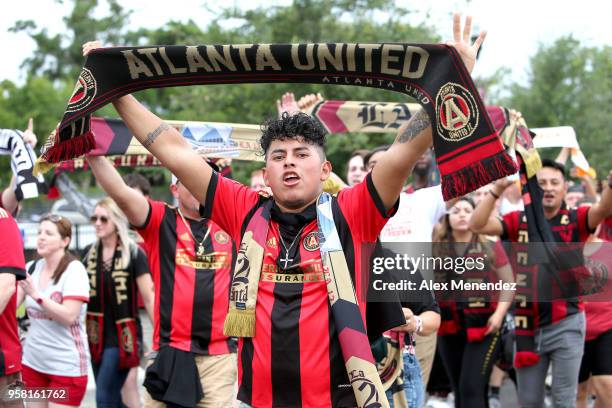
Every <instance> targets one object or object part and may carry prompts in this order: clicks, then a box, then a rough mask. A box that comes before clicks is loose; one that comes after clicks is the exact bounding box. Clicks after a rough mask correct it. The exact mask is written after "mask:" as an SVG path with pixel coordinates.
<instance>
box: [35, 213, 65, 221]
mask: <svg viewBox="0 0 612 408" xmlns="http://www.w3.org/2000/svg"><path fill="white" fill-rule="evenodd" d="M62 219H63V217H62V216H61V215H57V214H45V215H43V216H42V218H41V219H40V220H41V221H51V222H53V223H57V222H60V221H61V220H62Z"/></svg>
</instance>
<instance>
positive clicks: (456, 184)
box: [442, 152, 517, 201]
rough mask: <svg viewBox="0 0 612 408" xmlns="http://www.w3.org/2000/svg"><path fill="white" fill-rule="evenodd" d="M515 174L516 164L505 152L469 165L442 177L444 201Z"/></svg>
mask: <svg viewBox="0 0 612 408" xmlns="http://www.w3.org/2000/svg"><path fill="white" fill-rule="evenodd" d="M516 172H517V167H516V164H515V163H514V161H513V160H512V159H511V158H510V156H509V155H508V154H507V153H506V152H500V153H497V154H495V155H493V156H490V157H487V158H486V159H482V160H479V161H476V162H474V163H471V164H470V165H468V166H466V167H463V168H461V169H460V170H458V171H456V172H454V173H450V174H445V175H443V176H442V195H443V196H444V201H448V200H450V199H452V198H455V197H461V196H464V195H466V194H467V193H469V192H472V191H474V190H477V189H478V188H480V187H482V186H484V185H487V184H489V183H490V182H492V181H494V180H497V179H500V178H502V177H505V176H509V175H511V174H514V173H516Z"/></svg>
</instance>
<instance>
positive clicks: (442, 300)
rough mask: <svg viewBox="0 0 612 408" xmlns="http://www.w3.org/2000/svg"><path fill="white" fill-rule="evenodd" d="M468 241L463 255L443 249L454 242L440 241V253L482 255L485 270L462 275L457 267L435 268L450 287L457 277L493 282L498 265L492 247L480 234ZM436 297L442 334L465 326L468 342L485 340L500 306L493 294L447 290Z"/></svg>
mask: <svg viewBox="0 0 612 408" xmlns="http://www.w3.org/2000/svg"><path fill="white" fill-rule="evenodd" d="M491 244H493V242H492V243H491ZM465 245H466V247H465V248H464V249H465V253H464V254H463V255H460V254H457V253H455V251H452V252H453V253H452V254H446V255H444V254H442V252H451V246H452V243H447V244H442V243H438V244H437V247H438V251H437V252H438V253H437V254H436V256H448V255H450V256H453V257H455V256H458V255H459V256H463V257H464V258H465V257H469V258H481V259H484V260H485V262H484V263H485V267H484V268H483V269H482V270H478V269H472V270H470V271H467V272H465V274H462V275H458V274H456V273H455V272H454V271H447V270H438V269H437V270H435V271H434V277H435V280H436V282H444V283H447V284H448V285H449V287H450V285H451V282H452V281H453V280H455V281H456V280H458V279H461V280H463V281H468V282H472V283H478V284H481V283H484V284H487V283H489V282H493V280H494V276H495V268H494V266H493V263H492V262H491V256H492V255H491V254H492V251H487V250H486V249H485V246H486V243H482V242H480V241H479V240H478V236H477V235H476V234H474V235H473V237H472V240H471V242H469V243H466V244H465ZM440 249H442V251H440ZM436 297H437V298H438V305H439V306H440V317H441V323H440V328H439V329H438V335H440V336H446V335H452V334H457V333H459V332H460V331H462V330H465V332H466V335H467V340H468V342H470V343H471V342H478V341H482V340H484V338H485V332H486V331H487V323H488V321H489V317H490V316H491V315H492V314H493V312H495V308H496V307H497V303H496V302H495V301H493V300H492V299H491V298H492V296H490V295H488V294H487V293H485V294H484V295H483V293H482V292H480V291H479V292H478V293H470V292H469V291H463V292H462V293H457V291H452V290H443V291H441V292H437V293H436Z"/></svg>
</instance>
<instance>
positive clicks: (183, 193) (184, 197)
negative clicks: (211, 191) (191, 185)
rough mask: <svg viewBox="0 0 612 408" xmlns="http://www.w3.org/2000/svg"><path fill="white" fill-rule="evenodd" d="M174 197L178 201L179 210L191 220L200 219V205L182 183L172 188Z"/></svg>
mask: <svg viewBox="0 0 612 408" xmlns="http://www.w3.org/2000/svg"><path fill="white" fill-rule="evenodd" d="M170 191H172V195H173V196H174V197H175V198H176V199H177V201H178V205H179V208H180V209H181V210H182V211H183V212H184V213H185V215H186V216H188V217H189V218H199V216H200V215H199V212H200V203H199V202H198V200H197V199H196V198H195V197H194V196H193V195H192V194H191V193H190V192H189V190H187V188H186V187H185V186H184V185H183V183H181V182H180V181H179V182H177V183H176V184H173V185H171V186H170Z"/></svg>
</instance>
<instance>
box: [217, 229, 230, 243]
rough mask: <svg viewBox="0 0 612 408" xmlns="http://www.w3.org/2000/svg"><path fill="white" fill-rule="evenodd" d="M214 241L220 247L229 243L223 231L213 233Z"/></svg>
mask: <svg viewBox="0 0 612 408" xmlns="http://www.w3.org/2000/svg"><path fill="white" fill-rule="evenodd" d="M215 241H217V243H218V244H221V245H224V244H227V243H228V242H229V235H227V233H226V232H225V231H217V232H215Z"/></svg>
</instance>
